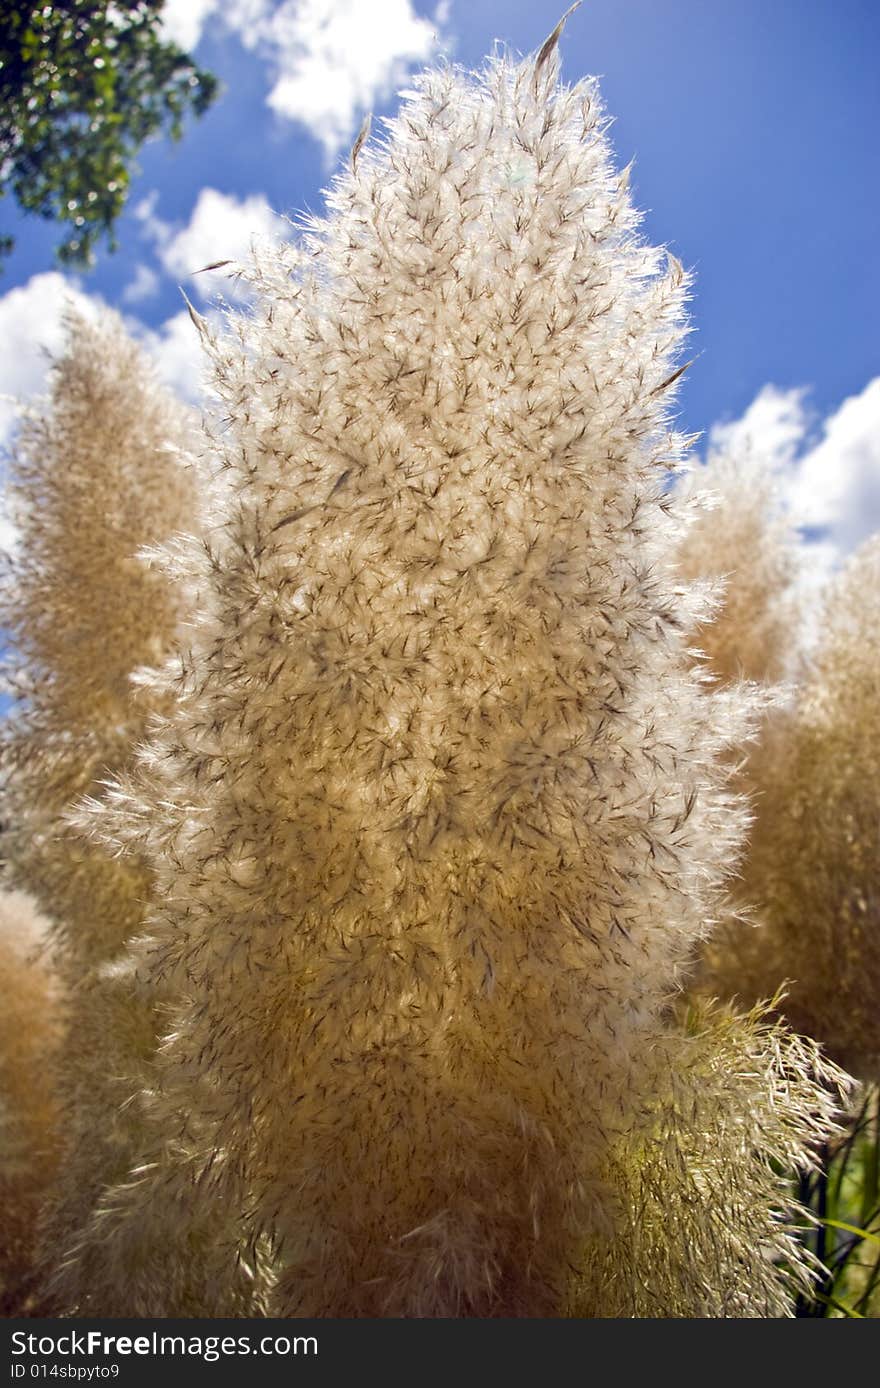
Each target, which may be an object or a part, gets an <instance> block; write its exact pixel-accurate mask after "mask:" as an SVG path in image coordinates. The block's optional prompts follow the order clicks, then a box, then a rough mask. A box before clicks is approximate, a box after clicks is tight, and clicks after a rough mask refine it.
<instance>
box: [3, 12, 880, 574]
mask: <svg viewBox="0 0 880 1388" xmlns="http://www.w3.org/2000/svg"><path fill="white" fill-rule="evenodd" d="M563 8H564V0H549V3H548V2H547V0H504V3H501V0H445V3H442V4H441V5H440V6H439V7H438V5H437V3H436V0H429V2H428V3H425V0H224V3H222V4H221V3H219V0H170V3H169V5H168V23H169V25H170V27H171V29H172V31H173V32H174V33H175V34H177V35H178V36H179V37H180V38H181V39H182V40H183V41H184V42H186V43H190V42H193V41H196V47H195V52H196V55H197V57H198V59H199V61H200V62H201V63H202V64H203V65H204V66H207V67H209V68H211V69H213V70H214V71H215V72H217V73H218V75H219V76H220V77H221V79H222V82H223V86H224V91H223V95H222V96H221V98H220V100H219V101H218V102H217V104H216V106H215V107H214V108H213V109H212V110H211V111H210V112H209V113H208V115H207V116H206V117H205V118H204V119H203V120H202V121H201V122H191V123H190V124H189V126H188V129H187V132H186V135H185V137H184V139H183V140H182V142H181V143H180V144H178V145H172V144H170V143H168V142H165V141H160V142H155V143H153V144H151V145H150V146H148V147H147V148H145V149H144V150H143V151H142V154H141V157H140V160H139V163H140V173H139V174H138V176H137V177H136V179H135V181H134V185H133V188H132V194H131V198H130V202H129V210H128V211H127V212H126V214H125V215H124V217H123V219H122V221H121V223H120V225H119V240H120V249H119V251H118V252H116V253H115V254H113V255H111V254H110V253H109V252H106V251H102V252H101V253H100V255H99V259H98V263H97V265H96V266H95V268H94V270H93V271H91V272H89V273H88V274H85V275H82V276H80V277H79V278H78V281H77V288H78V292H80V293H82V294H85V295H88V296H91V297H97V298H100V299H103V300H104V301H106V302H107V303H110V304H112V305H114V306H115V307H117V308H120V309H121V310H122V311H123V312H125V313H126V315H128V316H129V317H130V318H131V320H132V326H133V328H134V329H135V330H136V331H139V332H142V333H143V335H144V336H145V340H147V342H148V344H149V345H150V346H151V347H152V348H153V349H154V350H155V351H156V353H157V356H158V357H159V359H160V363H161V365H162V369H163V370H164V372H165V375H166V378H167V379H169V380H170V381H173V382H174V383H175V384H176V385H178V386H180V387H182V388H183V389H186V390H190V391H192V390H193V389H195V384H194V382H195V376H194V373H193V370H192V369H191V368H190V365H189V363H190V360H193V361H194V360H195V346H194V344H193V343H192V340H191V330H190V326H189V324H188V320H186V319H185V318H184V317H183V315H182V314H181V300H180V296H179V290H178V284H180V283H183V284H184V285H185V286H186V288H187V292H188V293H190V294H191V295H193V294H195V295H197V296H198V295H201V296H204V295H206V294H207V295H210V293H211V291H212V290H223V291H224V292H228V287H227V286H225V285H224V284H223V283H221V282H218V281H217V280H216V279H214V281H213V283H212V280H211V277H209V276H203V277H202V278H201V279H200V280H196V281H190V280H189V278H188V272H189V271H190V270H192V269H195V268H197V266H198V264H205V263H207V262H208V261H210V260H214V259H224V258H226V257H227V255H229V254H232V255H233V256H235V255H239V254H242V253H244V251H245V249H246V245H247V243H248V240H249V238H250V235H251V233H252V232H253V233H257V234H259V233H262V232H264V231H266V230H269V229H271V224H272V221H273V218H272V213H273V212H282V213H284V212H288V213H296V212H297V211H299V210H301V209H303V208H311V209H318V208H320V206H321V188H322V186H323V184H324V183H325V182H326V180H327V178H328V176H329V173H330V172H331V171H332V168H333V166H334V162H335V161H336V160H338V159H339V158H340V157H344V155H345V154H347V151H348V149H349V147H350V144H351V141H352V139H353V137H354V134H355V133H356V130H357V128H358V126H359V124H360V121H361V118H362V116H363V113H364V110H365V109H367V108H368V107H372V109H373V110H374V112H375V113H376V114H377V115H380V114H382V113H383V112H385V113H387V112H388V111H390V110H391V109H392V108H393V106H394V95H393V93H394V91H395V90H396V89H398V88H399V87H400V86H402V85H405V84H406V74H407V72H408V71H409V70H412V68H414V67H418V66H420V65H421V64H422V62H423V61H425V59H426V58H429V57H430V56H431V55H432V53H435V52H447V53H449V54H450V56H451V57H452V58H453V59H454V60H455V61H458V62H462V63H465V64H468V65H475V64H477V63H479V61H480V60H481V58H482V57H483V56H484V54H486V53H487V52H488V51H489V50H490V49H491V47H492V44H493V41H494V40H495V39H501V40H502V41H504V42H506V43H508V44H509V45H510V46H512V47H513V48H515V49H519V50H521V51H529V50H531V49H534V48H535V47H537V45H539V44H540V43H541V41H542V40H543V39H544V38H545V37H546V35H547V33H548V32H549V31H550V30H551V29H552V28H553V26H554V24H555V23H556V20H557V19H558V18H559V15H560V12H561V10H562V9H563ZM562 53H563V72H564V76H565V78H566V79H567V80H570V81H573V80H576V79H577V78H578V77H580V76H582V75H584V74H587V73H593V74H598V75H599V76H600V78H601V79H602V91H603V94H604V98H605V101H606V105H607V107H608V110H609V112H610V114H611V115H613V116H614V118H615V124H614V127H613V130H612V139H613V142H614V145H615V147H616V149H617V151H618V154H619V157H620V162H621V165H624V164H626V163H628V162H629V160H630V159H632V158H634V159H635V166H634V171H633V180H632V182H633V188H634V194H635V200H636V202H637V204H638V205H639V206H640V207H641V208H642V209H643V210H644V211H645V214H646V219H645V231H646V233H647V235H648V236H649V237H650V238H651V239H652V240H654V241H657V242H661V243H664V244H667V245H669V246H670V247H671V248H672V249H673V250H674V251H675V253H676V254H677V255H678V256H679V257H680V258H681V259H682V260H683V261H684V263H685V264H686V265H688V266H690V267H692V268H693V269H694V270H695V272H696V284H695V290H694V299H693V303H692V317H693V323H694V327H695V333H694V336H693V338H692V344H691V351H690V352H689V355H694V354H695V355H696V361H695V363H694V365H693V367H692V368H691V370H690V372H689V373H688V376H687V378H686V381H685V384H684V388H683V390H682V392H681V396H680V412H681V414H680V422H681V424H682V426H683V427H684V428H686V429H687V430H688V431H694V430H700V431H704V432H705V433H706V435H707V437H708V436H709V431H710V430H711V428H712V426H713V425H716V424H718V423H719V422H722V424H723V422H725V421H726V422H727V429H726V432H725V430H724V428H723V427H722V429H721V430H720V431H718V432H716V434H715V435H714V438H715V440H716V442H727V443H730V444H736V443H738V442H740V441H742V440H743V439H744V438H746V437H748V438H749V439H750V440H751V442H752V445H753V447H754V448H756V449H759V450H760V449H763V450H765V451H766V453H767V456H768V459H769V460H770V461H772V462H775V463H776V464H781V465H782V466H784V467H788V468H789V469H790V472H791V478H792V486H793V490H794V491H795V492H797V493H798V496H799V499H800V502H801V503H802V506H803V511H804V521H805V523H809V524H811V525H813V526H815V527H817V528H818V529H824V530H825V531H827V532H828V533H829V534H830V535H831V536H832V537H833V538H834V540H835V542H836V543H837V544H838V545H839V547H841V548H843V549H846V548H850V547H852V545H853V544H854V543H856V542H857V541H858V540H859V539H860V538H862V537H863V535H864V534H866V533H867V532H868V530H869V529H872V528H876V527H878V526H880V382H878V381H877V379H876V378H877V377H878V376H880V360H878V358H880V352H878V345H880V343H878V339H880V334H878V309H880V254H878V245H880V236H878V232H880V179H878V172H880V170H878V156H877V152H876V143H877V132H878V130H880V82H878V80H877V72H878V60H880V4H878V3H876V0H735V2H732V0H586V3H585V4H584V5H583V6H582V7H581V9H580V10H579V11H578V13H577V14H575V15H574V16H573V17H572V18H571V20H570V21H569V24H568V26H567V28H566V32H565V35H564V39H563V44H562ZM270 209H271V211H270ZM0 210H2V213H3V216H2V218H0V222H2V229H3V230H4V231H5V230H10V231H12V232H13V233H14V234H15V235H16V236H17V238H18V247H17V249H16V251H15V253H14V255H13V256H12V257H11V259H10V261H9V263H8V266H7V269H6V272H5V275H4V276H3V278H2V279H0V332H2V337H3V339H4V341H5V346H6V348H7V351H6V353H5V354H4V360H3V361H2V363H0V392H9V393H12V394H19V395H28V394H29V393H31V392H32V391H34V390H37V389H39V386H40V383H41V380H42V376H43V371H44V363H43V358H42V356H41V354H40V353H39V351H38V350H37V349H38V347H39V345H40V343H41V342H43V343H46V344H47V345H48V346H50V347H52V346H54V345H56V342H57V306H58V303H59V300H60V297H61V291H62V290H63V288H64V286H63V285H62V283H61V281H60V279H59V277H58V275H57V273H53V272H54V271H55V267H54V265H53V245H54V241H55V239H56V237H55V233H54V232H53V229H52V228H51V226H48V225H43V224H41V223H40V222H38V221H35V220H33V219H27V220H24V219H21V218H19V217H18V216H17V215H16V213H15V209H14V208H13V207H12V206H11V204H10V203H9V202H8V200H5V201H4V202H3V203H2V204H0ZM10 418H11V416H10V415H9V414H8V413H7V416H6V420H5V425H4V417H3V415H2V410H0V430H2V429H3V428H4V427H5V428H6V429H7V432H8V429H9V427H10V425H9V420H10ZM737 421H738V423H737Z"/></svg>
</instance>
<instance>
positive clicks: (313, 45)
mask: <svg viewBox="0 0 880 1388" xmlns="http://www.w3.org/2000/svg"><path fill="white" fill-rule="evenodd" d="M449 11H450V0H440V3H439V4H437V6H436V8H435V9H434V12H433V15H432V16H431V17H430V18H424V17H423V16H421V15H419V14H417V13H416V11H415V10H414V8H413V5H412V0H228V3H227V4H225V5H221V4H220V3H219V0H166V8H165V14H164V25H165V31H166V33H167V34H168V35H169V37H171V38H173V39H174V40H175V41H176V42H177V43H179V44H180V46H181V47H182V48H185V49H187V50H189V51H191V50H192V49H193V48H194V47H195V45H196V44H197V43H198V41H199V38H200V37H201V35H202V32H203V30H204V27H205V25H206V23H207V22H208V21H209V19H210V20H212V21H213V22H215V23H216V24H217V25H218V26H220V25H222V26H223V27H224V28H225V29H226V30H227V31H232V33H234V34H235V35H236V36H237V37H238V39H239V41H240V42H241V43H242V44H243V45H244V47H245V48H249V49H251V50H253V51H255V52H256V53H257V54H258V55H259V56H260V57H261V58H262V59H263V60H264V61H265V63H266V65H267V67H268V69H269V73H270V79H271V84H272V85H271V88H270V91H269V95H268V98H267V100H268V104H269V106H270V107H271V108H272V109H273V110H274V111H275V112H277V114H278V115H279V116H283V117H286V118H287V119H289V120H295V121H299V122H300V123H301V124H302V125H305V126H307V127H308V129H309V130H310V132H311V133H312V135H313V136H314V137H315V139H316V140H318V141H320V143H321V144H322V145H323V147H324V152H325V155H326V157H327V160H328V162H329V161H332V159H333V158H334V157H335V156H336V155H337V154H338V153H339V151H340V150H341V149H344V148H345V146H346V144H347V143H349V142H350V141H351V140H352V139H353V137H354V135H355V133H356V131H357V128H358V126H359V125H360V123H361V120H362V117H363V116H364V114H365V113H366V112H367V111H369V110H372V109H373V108H374V107H375V106H378V105H380V104H382V103H383V102H385V101H387V100H388V99H389V97H391V96H393V94H394V92H395V91H396V89H397V87H398V86H400V84H401V83H402V82H403V81H405V79H406V77H407V75H408V73H409V72H410V71H411V70H412V69H413V67H415V66H417V65H421V64H423V63H424V62H426V61H427V60H428V59H429V58H430V57H431V56H432V55H433V54H434V53H436V51H437V49H438V48H439V47H440V43H441V33H442V30H443V28H444V26H445V25H446V23H447V20H448V18H449Z"/></svg>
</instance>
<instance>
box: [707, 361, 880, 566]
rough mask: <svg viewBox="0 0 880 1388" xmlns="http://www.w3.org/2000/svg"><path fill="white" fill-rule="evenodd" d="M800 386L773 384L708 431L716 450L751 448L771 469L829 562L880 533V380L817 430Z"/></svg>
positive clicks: (819, 552) (818, 554) (712, 448)
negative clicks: (736, 414)
mask: <svg viewBox="0 0 880 1388" xmlns="http://www.w3.org/2000/svg"><path fill="white" fill-rule="evenodd" d="M805 397H806V391H805V390H804V389H803V388H797V389H793V390H780V389H778V388H777V387H775V386H772V385H768V386H765V387H764V388H763V390H761V391H760V393H759V394H758V395H757V396H756V398H755V399H754V400H753V401H752V403H751V405H750V406H749V408H748V409H747V410H746V412H745V414H744V415H742V416H741V418H739V419H735V420H732V421H727V422H724V423H721V424H716V425H714V427H713V428H712V429H711V430H710V432H709V449H710V452H711V451H716V450H717V451H729V452H734V453H740V454H741V453H743V452H744V451H746V450H748V451H749V452H751V453H752V454H753V456H754V457H755V460H756V462H758V463H759V464H760V465H762V466H766V467H770V468H772V469H774V470H775V471H776V473H777V475H778V479H779V484H780V489H781V492H782V495H783V496H784V498H785V500H786V501H787V504H788V506H789V508H790V512H791V516H792V519H793V520H794V521H795V523H796V524H798V525H800V526H803V527H805V528H806V529H807V530H808V531H809V532H810V533H811V534H812V535H814V536H817V537H819V538H821V540H822V544H821V546H820V545H819V544H816V545H814V555H813V557H814V558H815V559H816V562H817V564H819V561H820V558H821V561H822V563H821V565H820V567H824V566H825V565H826V564H827V562H828V561H829V560H830V558H831V557H834V558H835V559H836V558H839V557H840V556H841V555H843V554H847V553H848V552H849V551H851V550H853V549H855V548H856V547H857V546H858V545H859V544H861V542H862V541H863V540H865V539H866V538H867V537H868V536H869V535H871V534H873V533H874V532H875V531H877V530H880V377H875V378H874V379H873V380H872V381H869V383H868V384H867V385H866V386H865V388H864V390H863V391H861V393H860V394H858V395H853V396H851V397H850V398H849V399H847V400H844V402H843V404H842V405H841V406H840V407H839V409H837V410H835V411H833V412H832V413H831V414H830V415H828V417H827V418H826V419H825V420H824V421H822V423H821V425H820V427H819V429H818V430H816V429H814V428H813V416H812V414H811V412H810V411H809V410H808V408H807V405H806V403H805Z"/></svg>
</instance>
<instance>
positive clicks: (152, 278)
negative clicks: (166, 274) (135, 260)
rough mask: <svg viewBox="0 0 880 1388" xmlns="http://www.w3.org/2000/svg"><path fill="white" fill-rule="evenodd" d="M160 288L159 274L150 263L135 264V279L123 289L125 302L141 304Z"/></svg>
mask: <svg viewBox="0 0 880 1388" xmlns="http://www.w3.org/2000/svg"><path fill="white" fill-rule="evenodd" d="M158 288H159V276H158V275H157V274H156V271H155V270H151V269H150V267H149V265H137V266H135V272H134V279H133V280H132V281H131V282H130V283H129V284H127V285H126V286H125V288H124V289H123V291H122V302H123V303H124V304H139V303H141V302H142V301H143V300H144V299H152V297H153V295H154V294H155V293H156V292H157V290H158Z"/></svg>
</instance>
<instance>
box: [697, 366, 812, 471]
mask: <svg viewBox="0 0 880 1388" xmlns="http://www.w3.org/2000/svg"><path fill="white" fill-rule="evenodd" d="M805 395H806V390H805V389H804V388H803V387H797V388H795V389H794V390H779V389H778V388H777V387H776V386H772V385H767V386H764V388H763V390H761V391H760V392H759V393H758V395H756V396H755V399H754V400H753V401H752V403H751V405H749V408H748V409H747V410H746V412H745V414H744V415H742V416H741V417H740V418H739V419H734V420H730V421H726V422H723V423H718V424H714V425H713V426H712V428H711V429H710V431H709V451H710V452H718V453H732V454H737V455H739V454H742V453H744V452H749V453H752V454H753V455H754V456H755V457H756V458H760V459H761V461H762V462H763V463H764V464H765V465H766V466H768V467H773V468H780V467H784V466H785V465H786V464H789V463H791V462H793V460H794V458H795V456H796V455H797V452H798V450H799V449H800V447H801V446H802V444H803V441H804V438H805V437H806V434H807V430H808V428H809V424H810V417H809V414H808V412H807V408H806V405H805V403H804V397H805Z"/></svg>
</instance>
